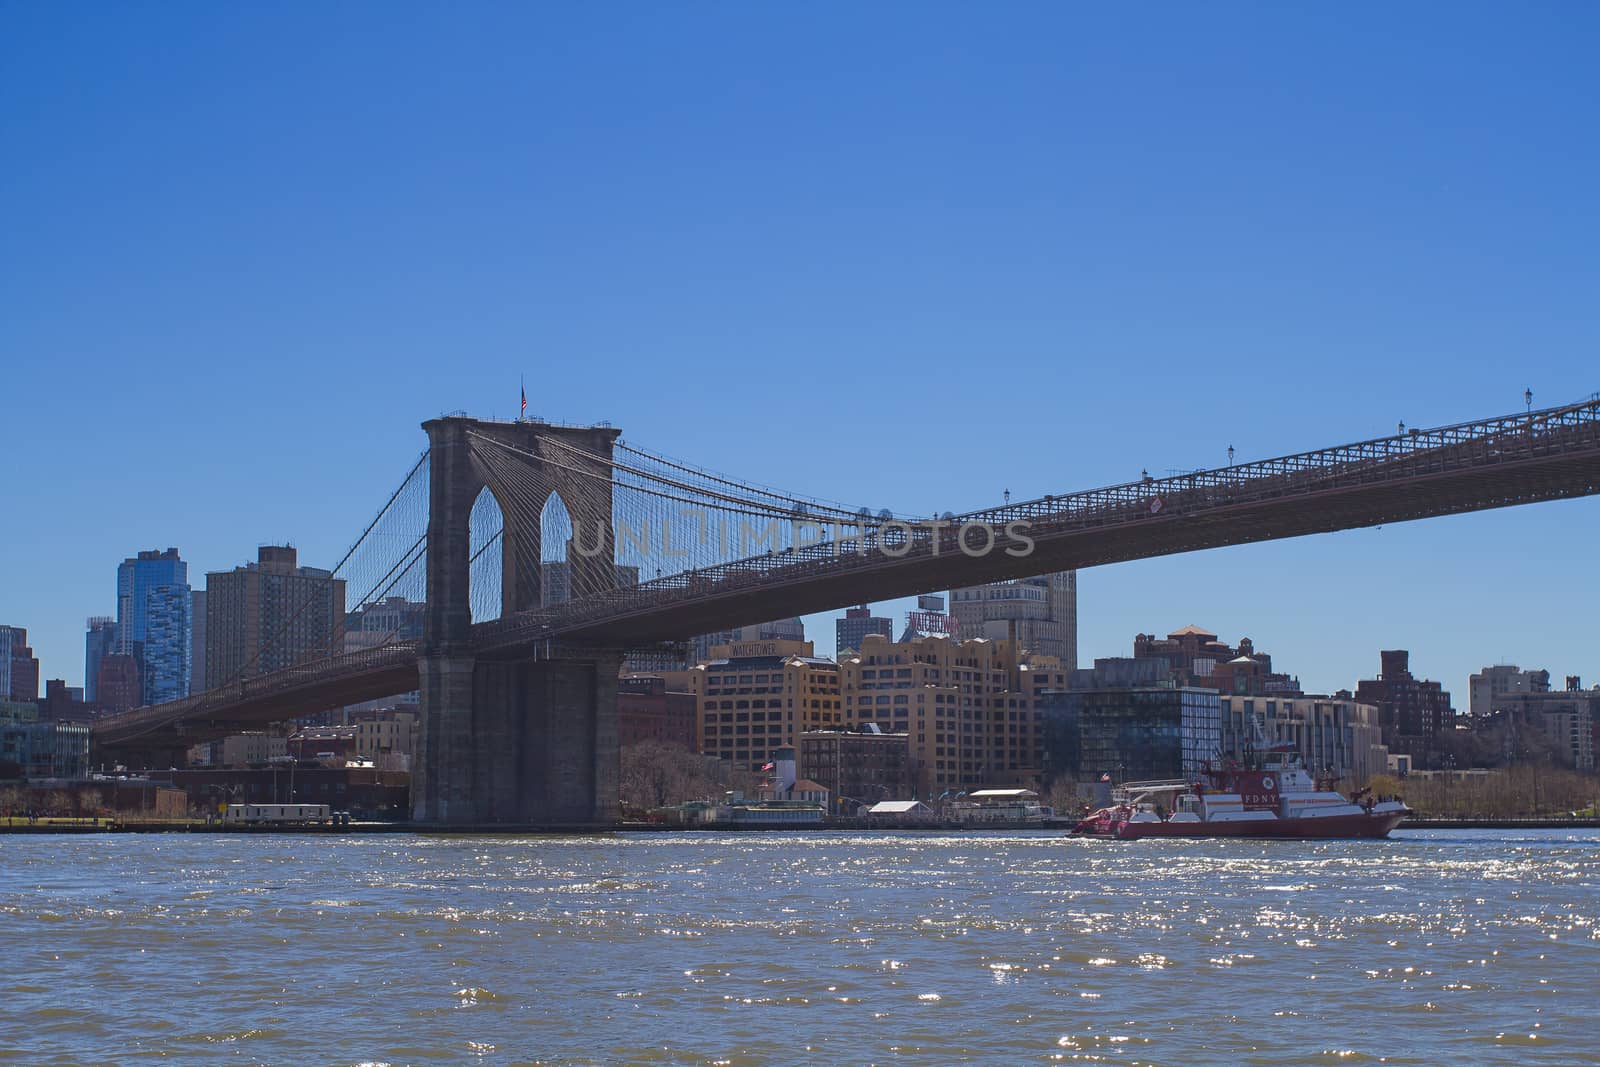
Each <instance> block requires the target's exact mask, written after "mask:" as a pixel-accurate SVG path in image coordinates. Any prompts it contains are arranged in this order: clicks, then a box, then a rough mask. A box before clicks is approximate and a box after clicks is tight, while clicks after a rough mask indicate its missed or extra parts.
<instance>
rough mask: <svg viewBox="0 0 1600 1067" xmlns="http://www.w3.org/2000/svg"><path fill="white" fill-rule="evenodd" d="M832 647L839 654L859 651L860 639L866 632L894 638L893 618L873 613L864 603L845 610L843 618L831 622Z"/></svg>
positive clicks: (889, 638)
mask: <svg viewBox="0 0 1600 1067" xmlns="http://www.w3.org/2000/svg"><path fill="white" fill-rule="evenodd" d="M833 633H834V648H835V649H836V650H837V652H838V654H839V655H841V656H842V655H844V654H845V653H846V652H859V651H861V641H862V639H863V638H865V637H866V636H867V635H868V634H877V635H879V636H880V637H883V638H885V639H888V640H893V639H894V620H893V619H890V618H888V617H887V616H883V615H874V614H873V613H872V609H871V608H870V607H868V606H867V605H866V604H862V605H860V606H859V607H854V608H848V609H846V610H845V613H844V618H842V619H837V620H835V621H834V624H833Z"/></svg>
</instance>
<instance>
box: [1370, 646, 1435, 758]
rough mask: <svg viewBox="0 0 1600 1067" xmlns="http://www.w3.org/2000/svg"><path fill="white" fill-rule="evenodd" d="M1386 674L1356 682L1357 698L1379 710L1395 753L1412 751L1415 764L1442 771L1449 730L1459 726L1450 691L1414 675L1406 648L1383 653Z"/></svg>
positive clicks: (1385, 741) (1379, 719) (1380, 725)
mask: <svg viewBox="0 0 1600 1067" xmlns="http://www.w3.org/2000/svg"><path fill="white" fill-rule="evenodd" d="M1379 657H1380V659H1381V661H1382V668H1383V671H1382V673H1381V674H1380V675H1379V676H1378V677H1377V678H1368V679H1365V680H1363V681H1361V682H1359V683H1358V684H1357V685H1356V700H1357V701H1359V702H1360V703H1362V704H1372V705H1374V706H1376V707H1377V709H1378V725H1379V727H1380V728H1381V729H1382V731H1383V740H1384V743H1385V744H1387V745H1388V746H1389V749H1390V751H1392V752H1404V753H1408V754H1409V755H1410V756H1411V759H1412V765H1413V766H1415V767H1417V768H1419V769H1425V770H1438V769H1439V768H1440V766H1441V765H1442V760H1443V755H1444V753H1443V745H1442V742H1443V738H1442V737H1441V734H1442V733H1443V732H1444V731H1446V730H1453V729H1455V724H1456V712H1455V708H1453V707H1451V705H1450V694H1449V693H1447V692H1445V690H1444V689H1443V687H1442V686H1440V684H1439V683H1438V682H1430V681H1427V680H1424V679H1421V678H1416V677H1414V676H1413V675H1412V674H1411V666H1410V660H1411V653H1410V652H1407V651H1406V650H1405V649H1392V650H1389V651H1385V652H1380V653H1379Z"/></svg>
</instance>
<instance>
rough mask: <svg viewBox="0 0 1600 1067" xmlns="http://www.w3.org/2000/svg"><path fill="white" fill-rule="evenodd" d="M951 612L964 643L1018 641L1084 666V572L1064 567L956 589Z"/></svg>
mask: <svg viewBox="0 0 1600 1067" xmlns="http://www.w3.org/2000/svg"><path fill="white" fill-rule="evenodd" d="M950 614H951V615H952V616H954V617H955V621H956V633H957V636H959V637H960V638H961V639H962V640H963V641H969V640H971V639H973V638H975V637H987V638H988V639H989V640H991V641H1016V642H1017V643H1018V644H1019V645H1020V646H1021V647H1022V648H1024V649H1027V650H1029V651H1032V652H1038V653H1040V654H1041V655H1045V656H1053V657H1055V658H1056V659H1058V660H1060V661H1061V664H1062V665H1063V666H1064V667H1065V668H1066V669H1067V670H1069V671H1070V670H1075V669H1076V668H1077V666H1078V572H1077V571H1059V572H1057V573H1055V574H1041V575H1037V576H1035V577H1032V578H1019V579H1017V580H1015V581H1010V582H992V583H990V584H989V585H974V586H967V587H965V588H962V589H953V590H951V591H950Z"/></svg>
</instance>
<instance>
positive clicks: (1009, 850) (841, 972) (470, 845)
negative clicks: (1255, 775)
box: [0, 831, 1600, 1067]
mask: <svg viewBox="0 0 1600 1067" xmlns="http://www.w3.org/2000/svg"><path fill="white" fill-rule="evenodd" d="M1597 912H1600V833H1595V832H1585V833H1576V834H1574V833H1568V832H1562V831H1530V832H1520V833H1519V832H1511V833H1507V832H1500V831H1456V832H1443V831H1440V832H1404V831H1402V832H1400V833H1397V834H1396V835H1395V836H1394V838H1392V839H1391V840H1389V841H1386V842H1370V841H1363V842H1325V843H1296V842H1238V841H1232V842H1227V841H1205V842H1179V843H1156V842H1139V843H1128V844H1117V843H1110V842H1097V841H1080V840H1071V839H1068V838H1064V837H1062V836H1060V835H1048V836H1046V835H1030V834H1020V833H1019V834H994V835H985V836H951V837H932V836H919V835H913V834H906V835H889V836H846V835H838V836H823V835H803V834H771V835H768V834H761V835H738V836H710V835H682V836H679V835H657V834H646V835H637V836H633V835H622V836H615V837H593V838H548V837H545V838H489V837H458V838H445V837H409V836H408V837H399V836H369V837H355V838H325V837H264V836H251V837H234V836H209V835H206V836H201V835H196V836H180V835H164V836H149V837H146V836H122V835H117V836H109V835H102V836H95V837H0V961H3V966H0V1058H9V1059H11V1060H14V1061H17V1062H25V1063H52V1064H53V1063H63V1064H65V1063H130V1062H140V1061H143V1060H161V1061H163V1062H169V1063H195V1064H213V1063H233V1062H238V1063H270V1064H413V1063H481V1064H510V1063H560V1064H614V1063H670V1064H725V1065H729V1067H733V1065H742V1064H783V1065H792V1064H809V1063H815V1064H894V1063H916V1064H943V1063H958V1062H981V1063H995V1064H1024V1063H1056V1062H1097V1063H1112V1064H1163V1065H1165V1064H1172V1065H1178V1064H1182V1065H1185V1067H1193V1065H1195V1064H1220V1063H1244V1064H1301V1063H1320V1062H1324V1061H1326V1062H1330V1063H1371V1062H1387V1063H1416V1064H1438V1063H1508V1064H1510V1063H1516V1064H1535V1063H1548V1064H1564V1065H1565V1064H1580V1063H1600V1021H1597V1020H1600V1014H1597V1013H1596V1009H1595V1007H1594V998H1595V987H1596V983H1597V981H1600V932H1597V925H1596V922H1597Z"/></svg>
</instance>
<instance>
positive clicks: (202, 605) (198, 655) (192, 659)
mask: <svg viewBox="0 0 1600 1067" xmlns="http://www.w3.org/2000/svg"><path fill="white" fill-rule="evenodd" d="M189 627H190V631H189V692H191V693H204V692H205V691H206V688H207V687H206V591H205V590H204V589H196V590H194V592H193V594H192V596H191V598H190V601H189Z"/></svg>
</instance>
